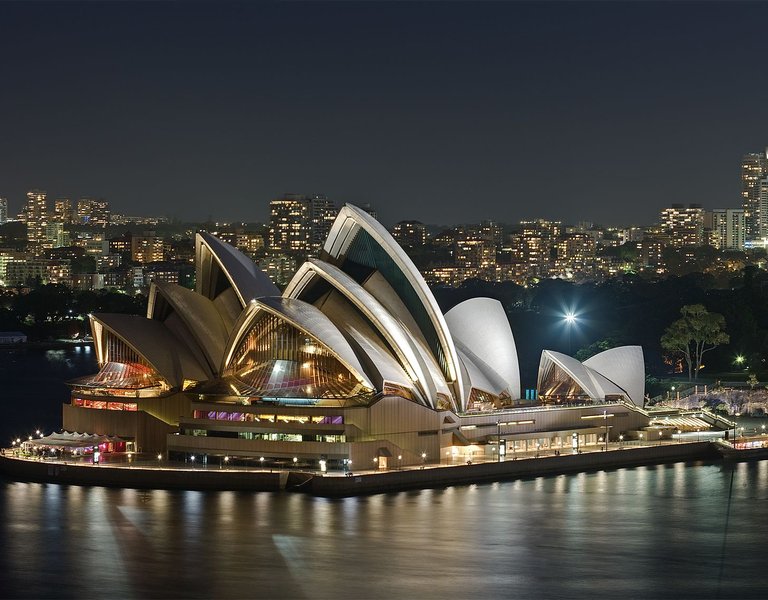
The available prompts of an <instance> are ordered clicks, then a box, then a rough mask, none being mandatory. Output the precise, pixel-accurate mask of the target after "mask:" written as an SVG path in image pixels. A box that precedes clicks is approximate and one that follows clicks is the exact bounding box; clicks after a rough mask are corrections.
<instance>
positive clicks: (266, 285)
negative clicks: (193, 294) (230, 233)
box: [195, 232, 280, 308]
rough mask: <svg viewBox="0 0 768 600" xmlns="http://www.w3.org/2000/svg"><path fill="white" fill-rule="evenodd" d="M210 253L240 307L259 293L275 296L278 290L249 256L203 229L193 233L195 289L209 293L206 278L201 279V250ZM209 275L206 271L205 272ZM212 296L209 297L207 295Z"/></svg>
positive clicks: (259, 294)
mask: <svg viewBox="0 0 768 600" xmlns="http://www.w3.org/2000/svg"><path fill="white" fill-rule="evenodd" d="M204 248H205V249H207V251H208V252H210V254H211V257H212V258H213V259H214V260H215V261H216V262H217V263H218V265H219V267H221V270H222V271H223V272H224V274H225V275H226V277H227V279H228V280H229V282H230V283H231V284H232V288H233V289H234V290H235V293H236V294H237V297H238V298H239V300H240V304H242V306H243V308H245V307H246V306H247V305H248V302H250V301H251V300H254V299H256V298H260V297H262V296H279V295H280V290H279V289H278V288H277V286H276V285H275V284H274V283H272V280H271V279H270V278H269V277H267V275H266V274H265V273H264V272H263V271H262V270H261V269H259V268H258V267H257V266H256V263H254V262H253V261H252V260H251V259H250V258H248V257H247V256H246V255H245V254H243V253H242V252H240V250H238V249H237V248H235V247H233V246H230V245H229V244H227V243H225V242H222V241H221V240H220V239H219V238H217V237H215V236H212V235H211V234H210V233H207V232H199V233H198V234H197V235H196V236H195V261H196V271H197V276H198V282H197V287H196V291H197V292H198V293H200V294H203V295H205V296H207V297H210V296H211V293H210V288H211V282H210V281H202V278H203V271H204V269H203V268H202V263H203V260H202V259H203V249H204ZM208 275H209V276H210V272H208ZM211 299H213V298H211Z"/></svg>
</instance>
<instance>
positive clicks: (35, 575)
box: [0, 349, 768, 598]
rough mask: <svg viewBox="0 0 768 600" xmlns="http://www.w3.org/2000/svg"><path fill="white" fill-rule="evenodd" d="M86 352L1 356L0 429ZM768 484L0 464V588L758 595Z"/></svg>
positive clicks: (42, 397)
mask: <svg viewBox="0 0 768 600" xmlns="http://www.w3.org/2000/svg"><path fill="white" fill-rule="evenodd" d="M51 352H53V353H55V354H51ZM59 353H60V354H59ZM94 367H95V365H94V364H93V359H92V356H91V355H89V354H88V353H87V352H85V351H84V350H79V351H76V350H74V349H72V350H66V351H48V352H45V351H27V352H26V353H23V354H19V355H17V358H16V362H11V361H6V360H4V361H3V362H2V366H1V367H0V369H2V370H0V377H1V378H2V383H3V404H4V407H5V409H6V410H5V413H6V415H9V418H7V419H5V421H4V422H3V423H2V428H3V435H4V437H7V436H8V435H11V434H15V432H20V433H24V432H25V431H26V429H24V427H27V425H30V426H40V427H46V426H48V427H49V428H56V427H58V426H60V405H61V402H62V401H63V400H64V399H65V398H66V393H67V390H66V387H65V386H64V385H63V384H62V383H61V382H62V380H64V379H71V378H73V377H77V376H79V375H82V374H85V373H88V372H92V371H93V370H94ZM27 428H28V427H27ZM767 500H768V461H764V462H753V463H737V464H729V463H719V462H718V463H712V464H693V463H692V464H684V463H677V464H671V465H660V466H655V467H638V468H632V469H617V470H611V471H600V472H596V473H582V474H578V475H563V476H557V477H541V478H536V479H529V480H521V481H510V482H504V483H490V484H484V485H470V486H455V487H448V488H445V489H436V490H422V491H413V492H402V493H391V494H379V495H373V496H367V497H358V498H345V499H337V500H330V499H324V498H313V497H308V496H304V495H301V494H290V493H281V494H270V493H242V492H194V491H183V492H178V491H177V492H174V491H160V490H134V489H125V490H122V489H107V488H101V487H93V488H88V487H78V486H63V485H55V484H37V483H24V482H13V481H6V480H2V479H0V540H2V544H0V597H4V598H6V597H23V598H53V597H55V598H83V597H114V598H244V597H248V598H251V597H252V598H419V597H421V598H438V597H441V598H446V597H452V598H515V597H516V598H587V597H589V598H594V597H598V598H673V597H674V598H764V597H768V581H766V580H765V569H764V565H765V564H766V556H765V553H766V548H765V523H767V522H768V501H767Z"/></svg>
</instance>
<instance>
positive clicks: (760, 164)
mask: <svg viewBox="0 0 768 600" xmlns="http://www.w3.org/2000/svg"><path fill="white" fill-rule="evenodd" d="M766 177H768V150H766V151H765V152H753V153H750V154H745V155H744V157H743V158H742V160H741V198H742V208H743V209H744V219H745V223H746V228H747V231H746V236H747V239H748V240H755V239H760V238H763V237H766V233H768V213H766V211H765V210H761V207H760V182H761V181H762V180H764V179H765V178H766Z"/></svg>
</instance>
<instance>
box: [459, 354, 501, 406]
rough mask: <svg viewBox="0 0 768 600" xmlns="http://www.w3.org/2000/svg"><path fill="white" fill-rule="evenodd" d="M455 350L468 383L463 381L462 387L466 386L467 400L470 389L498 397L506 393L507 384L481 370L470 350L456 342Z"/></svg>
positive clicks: (478, 362) (479, 362)
mask: <svg viewBox="0 0 768 600" xmlns="http://www.w3.org/2000/svg"><path fill="white" fill-rule="evenodd" d="M456 350H457V351H458V352H459V360H461V363H462V365H463V366H464V369H465V371H466V378H467V380H468V381H465V382H464V385H465V386H467V389H466V390H465V393H466V394H467V398H469V395H470V394H471V393H472V388H475V389H477V390H481V391H483V392H487V393H489V394H494V395H496V396H500V395H501V393H502V392H504V391H507V387H508V386H507V383H506V382H505V381H503V380H502V379H501V377H499V375H498V374H496V375H495V376H494V373H492V372H489V371H486V370H485V369H482V368H481V367H480V364H482V363H481V361H480V360H479V359H478V358H477V356H475V354H474V353H473V352H472V351H471V350H468V349H467V348H465V347H463V346H462V345H461V343H460V342H457V344H456ZM486 366H487V365H486Z"/></svg>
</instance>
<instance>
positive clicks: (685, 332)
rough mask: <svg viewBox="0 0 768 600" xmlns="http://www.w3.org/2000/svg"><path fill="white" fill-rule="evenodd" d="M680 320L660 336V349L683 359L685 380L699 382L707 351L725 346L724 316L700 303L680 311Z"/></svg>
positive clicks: (726, 340)
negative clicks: (686, 371) (685, 369)
mask: <svg viewBox="0 0 768 600" xmlns="http://www.w3.org/2000/svg"><path fill="white" fill-rule="evenodd" d="M680 314H681V315H682V318H680V319H678V320H677V321H675V322H673V323H672V324H671V325H670V326H669V327H667V329H666V330H665V331H664V335H662V336H661V347H662V348H663V349H664V350H665V351H667V352H670V353H672V354H677V355H680V356H682V357H683V358H684V359H685V362H686V364H687V365H688V379H691V375H693V379H694V380H695V379H698V377H699V370H700V369H701V367H702V358H703V357H704V354H705V353H706V352H709V351H710V350H713V349H714V348H717V347H718V346H720V345H721V344H727V343H728V342H729V341H730V338H729V336H728V334H727V333H725V317H723V315H720V314H718V313H711V312H709V311H708V310H707V309H706V308H705V307H704V305H703V304H688V305H686V306H683V307H682V308H681V309H680Z"/></svg>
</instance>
